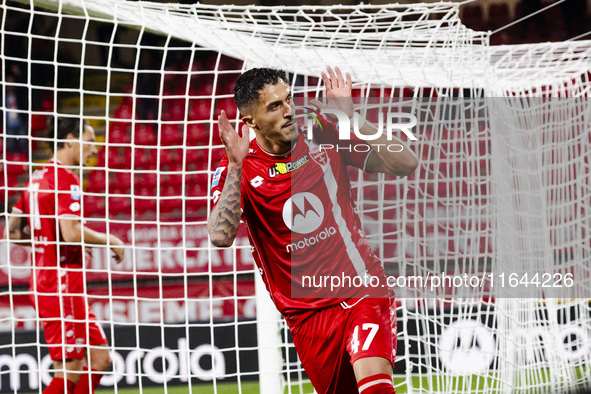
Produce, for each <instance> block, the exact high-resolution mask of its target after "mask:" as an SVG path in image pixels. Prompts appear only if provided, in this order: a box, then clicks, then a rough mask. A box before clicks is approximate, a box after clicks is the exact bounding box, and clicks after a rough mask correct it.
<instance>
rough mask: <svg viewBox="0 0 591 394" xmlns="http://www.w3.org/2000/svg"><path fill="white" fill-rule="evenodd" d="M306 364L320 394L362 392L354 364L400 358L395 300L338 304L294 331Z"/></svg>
mask: <svg viewBox="0 0 591 394" xmlns="http://www.w3.org/2000/svg"><path fill="white" fill-rule="evenodd" d="M290 331H291V334H292V336H293V342H294V345H295V348H296V350H297V352H298V355H299V357H300V360H301V362H302V365H303V366H304V369H305V370H306V373H307V374H308V377H309V378H310V381H311V382H312V385H313V386H314V388H315V389H316V391H317V392H318V393H319V394H325V393H339V394H341V393H358V391H357V380H356V379H355V374H354V373H353V363H354V362H355V361H357V360H358V359H360V358H364V357H383V358H386V359H388V360H390V362H391V363H392V366H394V359H395V357H396V336H397V332H396V306H395V303H394V298H365V299H362V300H360V301H358V302H357V304H354V306H352V307H349V308H344V307H343V306H341V305H336V306H333V307H331V308H327V309H322V310H319V311H318V312H315V313H313V314H312V315H311V316H310V317H309V318H308V319H306V320H304V321H303V322H302V323H301V324H298V325H296V326H294V327H291V328H290Z"/></svg>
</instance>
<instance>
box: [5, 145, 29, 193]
mask: <svg viewBox="0 0 591 394" xmlns="http://www.w3.org/2000/svg"><path fill="white" fill-rule="evenodd" d="M28 172H29V160H28V159H27V155H25V154H24V153H8V154H7V155H6V173H7V175H8V177H9V178H11V177H14V178H16V177H19V176H21V175H23V174H26V173H28ZM8 186H12V185H11V184H10V183H9V185H8Z"/></svg>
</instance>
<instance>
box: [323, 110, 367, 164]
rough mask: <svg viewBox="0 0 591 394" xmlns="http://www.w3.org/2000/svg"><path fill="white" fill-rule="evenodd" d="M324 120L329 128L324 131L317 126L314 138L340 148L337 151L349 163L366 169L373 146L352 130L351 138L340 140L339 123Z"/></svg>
mask: <svg viewBox="0 0 591 394" xmlns="http://www.w3.org/2000/svg"><path fill="white" fill-rule="evenodd" d="M324 120H325V121H326V125H327V126H328V127H327V129H328V130H326V131H324V130H320V128H319V127H315V129H314V138H315V139H316V140H317V141H318V142H319V143H321V144H329V145H332V146H333V148H334V149H337V148H338V149H337V151H338V152H339V153H340V155H341V157H342V158H343V161H344V162H345V163H346V164H347V165H349V166H353V167H356V168H359V169H361V170H362V171H365V166H366V164H367V159H368V158H369V156H370V154H371V153H372V151H373V150H372V148H371V146H369V144H368V143H367V142H365V141H364V140H362V139H360V138H359V137H357V136H356V135H355V133H353V132H351V139H350V140H340V139H339V131H338V129H337V123H336V122H334V121H332V120H331V119H328V118H324Z"/></svg>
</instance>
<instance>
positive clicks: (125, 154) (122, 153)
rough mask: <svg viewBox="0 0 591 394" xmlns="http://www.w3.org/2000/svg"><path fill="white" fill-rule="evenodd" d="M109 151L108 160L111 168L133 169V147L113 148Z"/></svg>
mask: <svg viewBox="0 0 591 394" xmlns="http://www.w3.org/2000/svg"><path fill="white" fill-rule="evenodd" d="M108 149H109V150H108V152H107V154H108V156H107V160H108V167H109V168H116V169H123V170H130V169H131V159H132V157H131V147H117V146H111V147H109V148H108Z"/></svg>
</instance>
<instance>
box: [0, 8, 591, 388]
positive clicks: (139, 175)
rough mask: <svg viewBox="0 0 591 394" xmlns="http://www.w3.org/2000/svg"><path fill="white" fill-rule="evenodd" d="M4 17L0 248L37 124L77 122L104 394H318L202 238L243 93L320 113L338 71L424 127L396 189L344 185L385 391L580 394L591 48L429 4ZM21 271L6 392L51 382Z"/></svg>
mask: <svg viewBox="0 0 591 394" xmlns="http://www.w3.org/2000/svg"><path fill="white" fill-rule="evenodd" d="M0 11H1V26H0V38H1V39H2V44H3V45H2V57H0V61H1V62H2V69H3V76H2V88H3V90H2V100H1V102H2V106H1V108H0V109H1V110H2V111H3V112H4V113H5V114H8V113H12V114H15V115H17V117H18V118H19V119H20V120H21V121H22V122H23V123H25V124H26V126H27V129H26V130H27V131H26V134H25V135H18V134H14V133H15V131H9V128H10V127H11V124H9V122H8V121H7V119H8V115H6V116H5V117H4V118H3V121H2V130H3V131H2V135H1V136H2V145H1V146H2V150H1V156H0V166H1V167H2V169H3V172H2V177H1V179H0V187H1V189H0V200H1V201H2V202H3V204H4V205H3V206H4V210H3V211H2V212H1V214H0V227H2V229H1V230H2V232H3V228H4V226H5V223H6V220H7V218H8V217H9V215H10V214H11V213H10V211H9V210H8V209H9V208H10V207H11V206H12V205H13V204H14V203H15V201H16V199H17V198H18V194H19V193H20V192H21V191H22V190H23V188H24V184H25V182H26V180H27V179H28V178H29V177H30V176H31V175H32V173H33V171H34V170H35V169H36V168H38V167H39V166H41V165H42V164H43V162H44V161H46V160H47V159H48V158H49V153H48V150H47V147H48V146H53V145H54V144H55V143H56V141H55V140H54V138H53V136H52V135H50V134H49V133H48V125H49V124H50V123H51V121H53V120H54V119H55V117H57V116H81V117H84V118H85V119H86V120H88V121H89V122H90V123H91V124H92V125H93V126H94V128H95V130H96V132H97V147H98V148H99V153H98V155H97V158H96V159H94V160H93V163H92V165H91V166H90V167H86V168H82V167H80V168H78V171H79V172H80V175H81V179H82V182H83V187H82V189H83V190H82V197H83V202H84V203H83V204H82V206H83V208H82V213H83V216H84V218H85V221H86V224H87V225H88V226H90V227H92V228H95V229H97V230H101V231H108V232H110V233H113V234H116V235H118V236H119V237H121V238H122V239H124V241H125V242H126V250H127V257H126V260H125V261H124V262H123V263H121V264H120V265H115V264H114V263H112V262H111V261H110V254H109V252H108V250H107V249H106V248H95V250H94V253H93V255H92V256H91V257H88V256H86V257H85V262H84V263H85V266H86V268H87V269H86V271H85V278H86V289H85V290H86V292H87V293H88V301H89V304H90V307H91V308H92V310H93V312H94V314H95V315H96V317H97V319H98V321H99V322H100V323H101V324H102V325H104V327H105V329H106V333H107V336H108V338H109V343H110V346H111V348H112V350H113V351H112V358H113V363H114V364H113V371H112V372H108V373H106V374H105V377H104V378H103V380H102V383H101V384H102V386H103V387H104V388H114V387H116V388H117V389H124V388H126V387H132V388H139V390H141V391H142V392H147V393H150V392H152V391H151V390H156V392H163V391H164V392H173V390H174V389H175V387H179V386H184V387H186V389H187V392H200V390H201V389H203V388H207V389H209V388H212V389H213V390H214V392H221V391H223V390H230V391H232V392H241V393H251V392H261V393H278V392H289V393H295V392H297V393H311V392H313V388H312V387H311V385H310V384H309V381H308V380H307V378H306V375H305V372H304V371H303V368H302V366H301V364H300V363H299V361H298V359H297V355H296V353H295V350H294V347H293V343H292V342H291V340H290V337H289V333H288V330H287V327H286V324H285V322H283V321H282V319H281V318H280V316H279V315H278V313H277V311H276V310H275V309H274V307H273V305H272V304H271V302H270V299H269V297H268V295H267V294H266V290H265V288H264V285H262V284H261V283H260V281H259V279H260V278H259V277H258V275H259V274H258V270H257V269H256V267H255V266H254V262H253V257H252V253H251V249H250V246H249V242H248V238H247V234H246V231H244V229H242V230H241V232H239V234H238V237H237V239H236V242H235V243H234V245H233V246H232V247H231V248H226V249H217V248H215V247H213V246H212V245H211V244H210V242H209V239H208V235H207V228H206V224H207V214H208V212H209V209H210V207H211V198H212V196H211V191H210V185H211V184H212V183H213V182H215V176H216V173H215V171H216V167H217V163H218V162H219V160H220V159H221V157H222V156H223V155H224V148H223V145H222V144H221V141H220V140H219V137H218V135H217V125H216V120H217V115H218V114H219V113H220V111H221V110H222V109H223V110H225V111H226V113H228V116H229V118H230V119H231V120H232V121H233V122H234V124H237V123H238V121H239V115H238V114H237V111H236V108H235V105H234V103H233V94H232V89H233V84H234V83H235V81H236V78H237V77H238V76H239V75H240V74H241V73H242V72H243V71H244V70H247V69H249V68H251V67H255V66H268V67H277V68H281V69H284V70H285V71H286V72H287V73H288V75H289V77H290V78H291V79H292V81H293V85H292V89H293V92H294V97H296V98H297V99H300V98H301V99H304V98H310V97H314V96H322V90H323V89H322V84H321V80H320V79H319V78H318V77H319V75H320V72H321V71H322V70H323V69H324V68H325V67H326V66H327V65H336V66H339V67H340V68H341V69H343V70H346V71H348V72H350V73H351V75H352V78H353V84H354V86H353V87H354V91H353V93H354V94H353V95H354V96H355V97H354V98H355V102H356V106H357V110H358V111H359V112H360V113H361V114H362V115H364V116H366V117H367V118H368V119H370V120H372V121H375V120H377V118H376V113H379V111H381V110H384V111H387V112H388V113H391V112H404V113H409V114H412V115H413V116H414V117H415V118H416V124H415V125H414V126H413V128H412V130H411V131H412V133H413V134H414V135H415V136H416V137H417V141H408V144H409V146H410V147H411V148H412V149H413V151H414V152H415V153H416V154H417V156H418V157H419V161H420V164H419V167H418V168H417V170H416V171H415V172H414V173H413V174H412V175H410V176H408V177H406V178H395V177H390V176H385V175H376V174H364V173H362V172H360V171H350V176H351V180H352V183H353V185H352V186H353V190H352V196H353V199H354V202H355V204H356V207H357V210H358V212H359V214H360V217H361V219H362V222H363V226H364V230H365V232H366V234H367V236H368V240H369V242H370V244H371V246H372V248H373V249H374V251H375V252H376V254H378V256H379V257H380V259H381V260H382V261H383V262H384V267H385V269H386V273H387V275H388V276H389V278H392V279H393V280H394V282H393V283H394V286H395V287H396V288H395V290H396V293H397V316H398V324H399V325H398V355H397V358H396V363H395V365H394V374H395V378H394V383H395V387H396V389H397V391H398V392H417V393H424V392H447V393H491V392H495V393H496V392H499V393H501V392H503V393H508V392H567V391H568V390H576V389H581V388H588V387H590V386H591V379H590V378H589V373H588V372H589V368H590V363H591V350H590V349H591V346H590V345H591V334H590V332H591V308H590V304H589V300H590V299H591V296H590V294H589V292H590V290H589V289H591V286H590V284H591V279H590V277H589V272H590V271H591V255H590V250H591V236H590V233H589V231H590V229H591V222H590V221H589V217H591V215H589V212H590V206H591V189H590V188H589V183H590V182H589V181H590V179H589V177H590V175H589V174H590V173H591V171H590V167H589V166H590V164H589V157H590V153H591V152H590V150H591V138H590V137H591V135H590V133H591V124H590V122H591V121H590V119H591V105H589V103H588V96H589V92H590V89H591V83H590V76H591V66H590V64H591V62H590V61H589V60H590V59H591V41H575V42H560V43H544V44H531V45H516V46H499V47H494V46H490V45H489V33H485V32H477V31H473V30H470V29H468V28H466V27H465V26H464V25H463V24H462V23H461V21H460V19H459V4H458V3H445V2H440V3H430V4H405V5H400V4H391V5H356V6H340V5H339V6H299V7H283V6H277V7H263V6H231V5H227V6H213V5H203V4H196V5H182V4H170V3H151V2H131V1H125V0H101V1H99V0H35V1H31V2H28V1H20V0H19V1H18V2H8V1H6V2H4V3H2V5H1V6H0ZM14 92H16V93H18V95H20V96H18V95H16V93H14ZM11 95H16V96H11ZM9 96H11V97H20V99H19V98H17V99H16V100H17V103H18V106H17V107H16V108H15V107H13V106H11V105H9V104H7V103H9V102H10V101H9V100H8V98H9ZM397 136H399V135H397ZM400 137H401V139H405V138H406V137H405V136H404V135H403V134H400ZM17 138H20V139H21V140H23V141H25V144H24V145H23V146H21V145H19V144H18V143H14V142H15V141H17ZM405 141H406V140H405ZM31 259H32V252H31V250H30V249H29V248H28V247H27V246H26V245H24V244H22V243H19V242H18V241H10V242H8V241H7V240H5V239H2V240H1V241H0V393H1V392H26V391H36V390H39V389H40V387H41V386H42V385H43V384H47V383H48V381H49V379H50V375H49V372H48V370H49V366H50V364H51V362H50V360H49V358H48V356H47V347H46V346H45V344H44V341H43V338H42V334H41V333H40V332H38V329H39V327H38V325H37V323H36V321H37V320H36V318H35V312H34V311H33V309H32V308H31V307H30V305H29V303H28V294H29V293H28V277H29V274H30V264H31ZM446 278H447V279H446ZM472 278H474V280H475V281H477V282H474V283H476V284H477V285H475V286H472V285H471V284H472V282H470V280H472ZM456 279H459V280H460V281H461V284H459V285H456V283H455V282H454V280H456ZM446 280H448V282H446ZM417 283H422V285H417ZM446 283H447V284H446ZM458 283H459V282H458ZM436 284H437V285H436Z"/></svg>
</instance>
